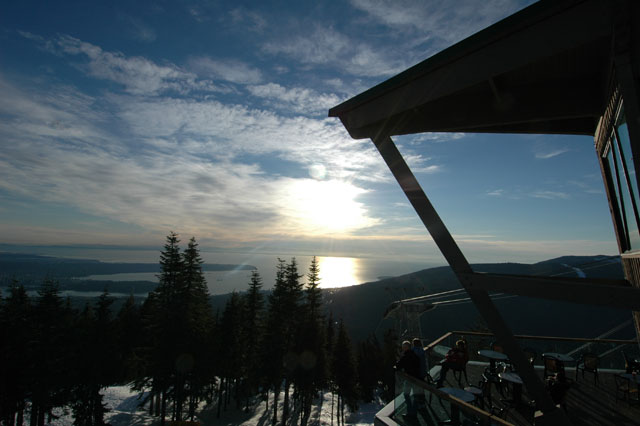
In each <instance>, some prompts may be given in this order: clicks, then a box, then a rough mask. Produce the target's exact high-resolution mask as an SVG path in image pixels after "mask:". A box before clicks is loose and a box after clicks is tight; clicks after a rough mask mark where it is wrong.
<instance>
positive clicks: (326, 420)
mask: <svg viewBox="0 0 640 426" xmlns="http://www.w3.org/2000/svg"><path fill="white" fill-rule="evenodd" d="M102 393H103V395H104V400H103V401H104V403H105V404H106V405H107V408H108V409H109V410H110V411H109V412H108V413H107V414H106V415H105V422H106V423H108V424H111V426H127V425H138V426H140V425H150V426H156V425H159V424H160V421H159V420H158V418H156V417H152V416H150V415H149V412H148V410H147V409H146V407H145V408H139V407H138V404H139V403H140V401H141V400H142V398H143V397H144V395H143V394H140V393H139V392H133V391H131V390H130V389H129V387H128V386H111V387H109V388H106V389H104V390H103V391H102ZM283 398H284V393H283V392H281V393H280V399H279V401H278V405H279V407H278V408H279V409H278V418H279V419H280V418H281V416H282V403H283ZM256 402H257V401H256ZM272 403H273V394H270V395H269V410H268V411H267V410H266V403H265V401H260V402H259V403H257V404H254V405H252V406H251V408H250V411H249V413H245V412H244V411H243V410H241V409H235V401H232V402H231V404H230V406H229V408H228V409H227V410H226V411H224V410H223V411H222V413H221V415H220V418H217V406H216V405H210V406H205V405H203V406H202V407H201V411H199V413H198V416H197V420H198V421H200V423H201V424H202V425H242V426H269V425H271V418H272V416H273V407H272ZM336 406H337V397H335V402H334V407H333V409H334V419H333V422H332V421H331V393H330V392H326V393H324V394H323V395H322V399H318V400H316V401H315V404H314V406H313V408H312V410H311V418H310V419H309V424H310V425H320V426H329V425H336V426H337V419H336V417H335V409H336ZM383 406H384V404H383V403H382V402H381V401H378V402H376V403H368V404H361V405H360V407H359V409H358V410H357V411H356V412H354V413H346V415H345V418H346V422H347V424H349V425H355V426H364V425H371V424H373V420H374V417H375V414H376V413H377V412H378V411H379V410H381V409H382V407H383ZM232 407H233V408H232ZM55 414H56V415H58V416H60V417H59V418H58V419H56V420H54V421H52V422H51V423H50V424H51V425H53V426H71V425H73V416H72V414H71V411H70V410H58V411H57V412H56V413H55ZM295 414H297V413H296V412H294V413H292V415H295ZM27 417H28V416H27ZM25 420H26V421H27V422H28V420H27V419H25ZM298 420H299V416H297V418H296V419H295V421H292V422H288V424H291V425H292V426H293V425H298ZM168 423H169V422H167V424H168Z"/></svg>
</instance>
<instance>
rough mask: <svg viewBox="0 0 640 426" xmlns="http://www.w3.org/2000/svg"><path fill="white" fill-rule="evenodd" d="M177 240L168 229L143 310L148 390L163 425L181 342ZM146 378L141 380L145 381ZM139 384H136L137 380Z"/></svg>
mask: <svg viewBox="0 0 640 426" xmlns="http://www.w3.org/2000/svg"><path fill="white" fill-rule="evenodd" d="M179 242H180V240H179V239H178V235H177V234H176V233H175V232H171V233H170V234H169V235H168V236H167V238H166V242H165V245H164V249H163V251H162V252H161V253H160V274H159V275H158V281H159V282H158V287H157V288H156V290H155V291H153V292H152V293H153V294H151V293H150V295H149V296H150V297H149V298H148V302H149V306H148V309H147V312H148V313H149V314H150V315H151V316H150V318H149V321H148V323H147V327H148V328H147V333H148V334H149V342H148V343H149V346H148V347H147V349H148V350H147V351H146V355H147V357H148V359H147V361H146V363H147V365H148V368H149V373H150V375H149V376H148V379H149V381H150V383H151V387H152V390H151V393H152V394H154V395H155V396H156V398H158V397H159V398H160V399H159V401H160V413H159V414H160V424H161V425H162V426H164V424H165V420H166V415H167V402H168V399H169V397H170V395H169V391H170V389H171V388H172V386H174V385H175V363H176V360H177V359H178V356H179V355H180V352H179V350H180V344H181V343H182V341H183V334H182V332H183V330H182V321H180V319H181V318H180V317H181V315H180V314H181V312H182V309H181V306H180V305H179V295H181V294H183V291H182V282H181V275H182V271H183V263H182V257H181V255H180V247H179V245H178V244H179ZM145 382H146V380H145V381H144V382H143V383H145ZM138 385H140V383H138Z"/></svg>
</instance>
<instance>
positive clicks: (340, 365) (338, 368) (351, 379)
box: [332, 321, 358, 424]
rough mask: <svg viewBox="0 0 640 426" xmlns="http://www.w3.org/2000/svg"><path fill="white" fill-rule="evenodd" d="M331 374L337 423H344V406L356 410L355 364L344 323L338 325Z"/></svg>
mask: <svg viewBox="0 0 640 426" xmlns="http://www.w3.org/2000/svg"><path fill="white" fill-rule="evenodd" d="M332 370H333V374H334V378H333V379H334V382H335V385H336V390H337V393H338V423H340V421H341V422H342V424H345V422H344V417H345V414H344V411H345V410H344V409H345V405H346V406H347V407H348V408H349V409H351V410H352V411H354V410H357V409H358V392H357V373H356V362H355V358H354V356H353V348H352V347H351V339H350V338H349V335H348V333H347V329H346V327H345V326H344V323H343V322H342V321H340V323H339V324H338V335H337V337H336V343H335V346H334V350H333V368H332Z"/></svg>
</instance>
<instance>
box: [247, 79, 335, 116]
mask: <svg viewBox="0 0 640 426" xmlns="http://www.w3.org/2000/svg"><path fill="white" fill-rule="evenodd" d="M247 90H248V91H249V93H251V94H252V95H253V96H256V97H259V98H264V99H266V100H267V103H268V104H269V105H271V106H274V107H276V108H278V109H280V110H286V111H293V112H295V113H305V114H317V113H321V114H322V115H323V116H324V115H326V113H327V110H328V109H329V108H331V107H332V106H335V105H337V104H338V103H339V102H340V101H341V99H340V98H339V97H338V96H337V95H335V94H333V93H318V92H316V91H315V90H313V89H306V88H302V87H292V88H286V87H283V86H281V85H279V84H276V83H268V84H262V85H257V86H247Z"/></svg>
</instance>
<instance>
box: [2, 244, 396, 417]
mask: <svg viewBox="0 0 640 426" xmlns="http://www.w3.org/2000/svg"><path fill="white" fill-rule="evenodd" d="M179 243H180V240H179V238H178V235H177V234H175V233H171V234H169V235H168V236H167V238H166V242H165V245H164V247H163V250H162V251H161V253H160V274H159V275H158V278H159V283H158V285H157V287H156V288H155V289H154V290H153V291H152V292H150V293H149V295H148V297H147V298H146V299H145V300H144V302H143V303H142V304H137V303H136V301H135V299H134V298H133V295H131V296H130V297H129V298H128V299H127V300H126V302H125V303H124V304H123V305H122V307H121V308H120V309H119V310H118V311H117V312H114V309H113V308H112V304H113V301H114V299H113V298H112V297H110V296H109V294H108V292H106V291H105V292H104V293H103V294H102V295H101V296H100V297H99V298H98V299H97V300H96V301H95V302H93V303H87V304H86V306H85V307H84V308H83V309H79V310H78V309H74V308H73V307H72V305H71V302H70V299H69V298H67V299H65V298H63V297H62V296H61V295H60V290H59V289H58V286H57V284H56V283H55V282H54V281H52V280H45V281H44V283H43V285H42V287H41V288H40V290H39V291H38V296H37V297H29V296H28V294H27V292H26V290H25V289H24V287H23V286H21V285H20V284H19V283H18V282H14V283H13V284H12V285H11V286H10V288H9V290H8V294H6V295H1V294H0V342H1V346H0V357H1V358H0V422H2V424H5V425H7V426H14V425H23V424H24V423H25V420H26V419H27V417H28V419H29V425H30V426H43V425H44V424H45V423H48V422H50V421H51V420H52V419H53V418H54V417H55V416H54V412H55V410H54V409H56V408H64V409H66V410H70V411H71V413H72V415H73V419H74V425H79V426H93V425H104V424H105V420H104V415H105V413H106V410H107V409H106V406H105V403H104V401H103V395H102V393H101V392H102V390H103V389H105V388H106V387H109V386H113V385H124V384H128V385H130V386H131V388H132V389H134V390H137V391H141V395H143V396H142V397H141V399H140V406H144V407H145V408H146V409H148V411H149V413H150V414H151V415H153V416H157V417H159V419H160V424H161V425H164V424H165V422H166V421H168V420H169V419H170V420H173V421H182V420H195V419H196V415H197V412H198V409H199V407H200V406H201V404H202V403H203V402H205V403H207V404H209V405H212V406H215V409H216V410H217V415H218V416H220V415H221V412H222V411H223V410H228V409H237V410H239V409H244V410H246V411H248V410H249V409H251V406H252V405H253V404H257V403H258V402H260V401H266V410H268V412H269V415H270V416H271V419H272V424H273V425H276V424H283V425H286V424H289V423H293V422H295V423H298V424H301V425H306V424H308V422H309V421H310V416H311V411H312V406H313V404H314V401H317V400H318V398H319V397H321V396H322V395H323V393H324V392H325V391H331V392H332V399H331V404H332V421H333V415H334V411H335V416H336V418H337V423H338V424H340V423H342V424H344V422H345V412H346V411H348V410H355V409H357V406H358V403H359V401H366V402H368V401H371V400H372V399H374V397H375V396H376V395H377V394H378V395H381V396H382V398H383V399H385V400H390V399H392V398H393V392H394V386H393V372H392V370H391V367H392V365H393V364H394V362H395V357H396V341H395V339H394V336H393V335H392V334H390V333H388V334H387V335H385V339H384V343H383V345H381V344H380V343H379V342H378V340H377V339H376V338H375V336H373V335H372V336H371V337H369V338H368V339H366V340H365V341H363V342H359V343H358V344H357V345H353V344H352V342H351V339H350V337H349V334H348V331H347V328H346V326H345V325H344V323H343V322H342V321H335V320H334V319H333V318H332V316H331V314H328V315H326V313H325V312H326V309H325V307H324V306H323V301H322V292H321V289H320V287H319V285H320V271H319V264H318V261H317V259H316V258H315V257H314V258H313V260H312V262H311V266H310V268H309V271H308V273H307V274H306V280H305V281H306V282H303V280H302V279H303V278H305V276H304V275H303V274H301V273H300V272H299V270H298V264H297V262H296V259H295V258H292V259H291V260H290V261H289V262H286V261H284V260H282V259H278V261H277V265H276V268H277V273H276V280H275V285H274V287H273V290H272V291H271V292H264V291H262V279H261V277H260V274H259V273H258V271H256V270H254V271H252V273H251V278H250V282H249V286H248V289H247V291H246V292H244V293H242V294H239V293H235V292H234V293H232V294H231V296H230V297H229V299H228V301H227V303H226V306H225V307H224V309H223V310H222V312H220V311H217V312H213V310H212V308H211V305H210V302H209V293H208V289H207V283H206V280H205V278H204V275H203V272H202V263H203V261H202V259H201V257H200V252H199V249H198V244H197V242H196V240H195V238H191V239H190V240H189V242H188V245H187V247H186V248H185V249H184V250H181V249H180V246H179ZM334 394H335V395H336V397H337V398H336V401H335V410H334V398H333V395H334ZM282 400H283V402H282ZM279 401H281V402H280V404H279V403H278V402H279Z"/></svg>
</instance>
